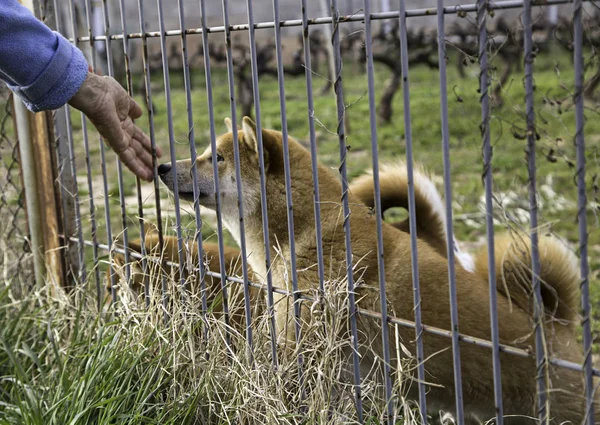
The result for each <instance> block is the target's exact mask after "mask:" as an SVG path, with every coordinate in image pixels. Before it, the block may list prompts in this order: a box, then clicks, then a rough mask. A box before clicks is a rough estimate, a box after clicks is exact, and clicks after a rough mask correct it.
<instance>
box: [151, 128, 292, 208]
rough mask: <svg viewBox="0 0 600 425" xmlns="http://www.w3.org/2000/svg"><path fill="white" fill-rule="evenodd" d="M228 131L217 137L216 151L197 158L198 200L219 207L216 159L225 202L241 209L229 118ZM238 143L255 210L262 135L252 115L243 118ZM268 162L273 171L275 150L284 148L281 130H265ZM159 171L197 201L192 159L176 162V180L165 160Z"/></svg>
mask: <svg viewBox="0 0 600 425" xmlns="http://www.w3.org/2000/svg"><path fill="white" fill-rule="evenodd" d="M225 124H226V126H227V128H228V130H229V131H228V132H227V133H225V134H223V135H221V136H219V137H217V140H216V152H215V153H214V154H213V152H212V149H211V147H210V146H209V147H208V148H206V150H205V151H204V152H203V153H202V154H201V155H200V156H198V157H197V158H196V161H195V164H196V182H197V185H198V200H199V202H200V205H202V206H203V207H206V208H209V209H215V208H216V197H215V179H214V170H213V161H216V164H217V170H218V175H219V194H220V200H221V206H222V208H223V210H224V211H227V210H229V211H237V207H238V192H237V184H236V172H235V157H234V137H233V127H232V123H231V120H230V119H229V118H226V119H225ZM237 136H238V146H239V153H240V172H241V177H242V188H243V193H242V195H243V197H244V206H245V208H246V210H247V211H252V210H253V209H254V208H256V207H257V206H258V205H260V168H259V154H258V152H259V149H258V137H257V134H256V124H255V123H254V122H253V121H252V120H251V119H250V118H248V117H244V119H243V120H242V129H241V130H237ZM262 137H263V147H264V152H263V155H264V165H265V174H267V173H268V172H269V171H270V168H271V165H272V164H270V161H269V158H273V157H274V156H273V154H274V152H273V151H274V150H277V151H279V154H280V151H281V133H279V132H275V131H271V130H263V131H262ZM158 174H159V176H160V178H161V180H162V181H163V182H164V184H165V185H166V186H167V187H168V188H169V190H171V191H175V189H177V191H178V193H179V197H180V198H181V199H185V200H188V201H192V202H193V201H194V182H193V173H192V162H191V160H189V159H186V160H181V161H177V162H176V181H177V187H175V175H174V174H175V173H174V172H173V169H172V165H171V164H170V163H169V164H162V165H160V166H159V167H158Z"/></svg>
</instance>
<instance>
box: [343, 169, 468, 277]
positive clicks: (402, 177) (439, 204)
mask: <svg viewBox="0 0 600 425" xmlns="http://www.w3.org/2000/svg"><path fill="white" fill-rule="evenodd" d="M413 177H414V187H415V213H416V218H417V236H418V237H419V239H423V240H425V241H426V242H427V243H428V244H429V245H431V246H432V247H433V248H435V250H436V251H438V252H439V253H440V254H441V255H442V256H444V257H447V252H446V216H445V208H444V203H443V201H442V198H441V196H440V194H439V192H438V191H437V188H436V187H435V184H434V183H433V181H431V178H430V177H429V175H428V173H427V172H426V171H425V170H424V169H423V168H422V167H421V166H419V165H418V164H415V165H414V171H413ZM379 186H380V192H381V209H382V211H381V213H382V214H383V213H384V212H385V211H386V210H387V209H389V208H393V207H400V208H404V209H406V210H408V171H407V168H406V163H405V162H404V161H396V162H394V163H383V164H381V167H380V170H379ZM350 192H351V193H352V194H353V195H354V196H356V197H357V198H358V199H359V200H360V201H361V202H362V203H363V204H365V205H367V206H368V207H371V208H373V207H374V206H375V188H374V186H373V174H372V172H369V173H367V174H363V175H362V176H360V177H358V178H356V179H354V180H353V181H352V182H351V184H350ZM393 226H394V227H396V228H398V229H400V230H402V231H404V232H407V233H408V232H409V230H410V229H409V220H408V219H406V220H404V221H401V222H398V223H394V224H393ZM454 252H455V256H456V258H457V259H458V260H459V262H460V263H461V265H462V266H463V267H464V268H465V269H467V270H473V259H472V258H471V256H470V255H468V254H467V253H464V252H462V251H460V250H459V249H458V246H457V244H456V242H455V243H454Z"/></svg>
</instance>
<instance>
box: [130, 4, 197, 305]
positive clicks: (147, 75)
mask: <svg viewBox="0 0 600 425" xmlns="http://www.w3.org/2000/svg"><path fill="white" fill-rule="evenodd" d="M138 15H139V20H140V31H141V33H142V62H143V67H144V83H145V85H146V86H145V87H146V105H147V107H148V125H149V127H150V146H151V148H152V168H153V171H154V178H153V182H154V202H155V204H156V226H157V230H158V249H159V251H160V253H161V254H162V253H163V252H164V249H165V241H164V235H163V223H162V210H161V207H160V189H159V183H158V173H157V165H158V158H157V156H156V137H155V136H154V106H153V103H152V82H151V79H150V67H149V65H148V42H147V40H146V23H145V21H144V0H138ZM200 258H202V257H200ZM201 263H202V262H201ZM160 275H161V287H162V288H161V290H162V294H163V297H162V298H163V299H162V302H163V308H164V311H167V299H166V296H165V294H166V293H167V278H166V276H165V274H164V273H160ZM149 285H150V282H149V279H145V282H144V298H145V300H146V307H149V306H150V287H149ZM203 300H204V304H203V308H204V310H203V312H206V296H204V298H203Z"/></svg>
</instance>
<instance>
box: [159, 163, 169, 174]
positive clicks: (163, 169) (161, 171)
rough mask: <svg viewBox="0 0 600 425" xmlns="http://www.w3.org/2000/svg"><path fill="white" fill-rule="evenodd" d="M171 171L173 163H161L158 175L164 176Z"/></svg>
mask: <svg viewBox="0 0 600 425" xmlns="http://www.w3.org/2000/svg"><path fill="white" fill-rule="evenodd" d="M169 171H171V164H160V165H159V166H158V175H159V176H164V175H165V174H167V173H168V172H169Z"/></svg>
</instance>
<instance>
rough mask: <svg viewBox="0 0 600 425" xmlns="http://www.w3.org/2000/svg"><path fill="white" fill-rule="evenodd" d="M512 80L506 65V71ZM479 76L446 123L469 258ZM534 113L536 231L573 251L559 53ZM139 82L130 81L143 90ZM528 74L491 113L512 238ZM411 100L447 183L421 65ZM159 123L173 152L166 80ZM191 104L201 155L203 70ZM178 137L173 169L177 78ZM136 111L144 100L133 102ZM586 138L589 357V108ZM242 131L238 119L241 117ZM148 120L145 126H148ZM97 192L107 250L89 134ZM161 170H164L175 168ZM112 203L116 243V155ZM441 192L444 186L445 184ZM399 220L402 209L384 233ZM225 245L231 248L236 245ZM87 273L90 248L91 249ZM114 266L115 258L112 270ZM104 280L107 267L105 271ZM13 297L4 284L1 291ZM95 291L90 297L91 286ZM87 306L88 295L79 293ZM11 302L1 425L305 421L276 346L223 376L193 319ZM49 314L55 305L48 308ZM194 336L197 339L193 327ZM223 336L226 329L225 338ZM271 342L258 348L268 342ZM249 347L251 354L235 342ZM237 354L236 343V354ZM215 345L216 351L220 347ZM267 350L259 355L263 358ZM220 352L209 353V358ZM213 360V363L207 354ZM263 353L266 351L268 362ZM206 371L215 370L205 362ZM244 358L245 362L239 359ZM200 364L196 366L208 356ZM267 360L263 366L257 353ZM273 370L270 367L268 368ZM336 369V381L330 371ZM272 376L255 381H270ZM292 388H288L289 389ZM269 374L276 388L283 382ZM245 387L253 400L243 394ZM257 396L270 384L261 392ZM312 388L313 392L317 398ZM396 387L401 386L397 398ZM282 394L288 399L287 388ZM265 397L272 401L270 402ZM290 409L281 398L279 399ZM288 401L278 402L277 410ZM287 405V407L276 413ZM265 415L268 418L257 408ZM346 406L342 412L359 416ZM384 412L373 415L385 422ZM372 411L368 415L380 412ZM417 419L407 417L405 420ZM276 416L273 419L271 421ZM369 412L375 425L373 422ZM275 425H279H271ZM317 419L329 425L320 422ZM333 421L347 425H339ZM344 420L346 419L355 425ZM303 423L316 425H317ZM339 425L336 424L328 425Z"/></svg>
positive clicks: (265, 81) (327, 145)
mask: <svg viewBox="0 0 600 425" xmlns="http://www.w3.org/2000/svg"><path fill="white" fill-rule="evenodd" d="M497 66H498V69H497V70H495V71H494V72H493V75H494V76H495V74H496V73H500V72H501V71H502V63H501V62H498V63H497ZM360 68H361V66H359V65H357V64H354V63H351V62H347V63H345V68H344V72H343V81H344V91H345V96H346V103H347V105H349V106H348V109H347V112H348V119H349V126H350V132H349V134H348V140H347V143H348V145H349V146H350V147H351V149H350V152H349V155H348V172H349V175H350V176H351V177H355V176H357V175H359V174H361V173H362V172H364V171H365V170H367V169H369V168H370V167H371V155H370V149H371V140H370V130H369V120H368V116H369V107H368V94H367V90H366V86H367V83H366V74H364V73H362V72H361V71H360ZM477 72H478V68H477V66H476V65H471V66H469V67H468V68H467V78H465V79H461V78H460V77H459V76H458V72H457V70H456V69H455V67H454V66H449V68H448V87H449V91H448V98H449V103H448V110H449V129H450V145H451V158H450V159H451V164H452V168H451V173H452V190H453V194H454V196H453V206H454V214H455V222H454V229H455V232H456V236H457V238H458V239H459V240H461V241H464V242H465V247H466V248H467V249H470V250H475V249H478V247H479V246H481V244H483V243H484V242H485V232H486V229H485V223H484V215H483V213H482V208H483V201H482V195H483V184H482V180H481V175H482V172H483V164H482V151H481V143H482V141H481V137H480V132H479V124H480V122H481V109H480V105H479V93H478V77H477ZM388 76H389V73H388V71H387V70H386V69H385V68H382V67H379V66H377V65H376V77H375V81H376V97H377V100H378V99H379V97H380V95H381V92H382V90H383V86H384V84H383V83H384V81H385V79H386V78H387V77H388ZM534 76H535V85H536V91H535V107H536V123H537V126H538V134H539V140H538V142H537V147H536V159H537V170H538V173H537V176H538V195H539V201H540V223H542V224H543V225H544V226H545V228H546V229H548V231H550V232H552V233H554V234H555V235H556V236H558V237H560V238H562V239H563V240H564V241H565V242H566V243H567V244H568V245H569V246H570V247H572V249H573V250H574V251H575V252H578V228H577V220H576V215H577V188H576V184H575V181H574V176H575V172H576V167H575V166H574V163H575V149H574V143H573V140H574V134H575V114H574V108H573V106H572V102H571V99H570V97H569V93H570V92H571V90H572V87H573V66H572V63H571V59H570V57H569V56H568V55H566V54H564V53H563V52H562V51H556V52H552V53H551V54H546V55H543V56H540V57H538V58H537V60H536V63H535V73H534ZM212 77H213V94H214V98H215V105H214V114H215V121H216V122H215V125H216V129H217V133H220V132H224V131H225V127H224V125H223V124H222V118H224V117H226V116H229V115H230V114H229V100H228V99H229V94H228V91H227V79H226V78H227V77H226V73H225V72H224V70H223V69H219V68H215V69H214V70H213V72H212ZM140 78H142V77H141V76H139V75H136V76H134V81H136V82H138V83H139V81H140ZM522 78H523V75H522V73H516V74H514V75H513V79H512V81H511V82H510V83H509V84H508V86H507V87H505V88H504V89H503V97H504V102H503V104H502V106H495V107H494V108H493V110H492V120H491V140H492V144H493V147H494V158H493V169H494V193H495V196H496V198H497V204H498V205H496V211H497V215H496V216H497V223H496V224H497V227H496V230H497V231H502V230H503V229H505V228H506V226H509V225H510V226H517V227H518V226H524V228H527V222H528V200H527V182H528V173H527V167H526V153H525V151H526V140H524V137H523V136H524V135H525V120H524V115H525V114H524V96H525V92H524V89H523V84H522ZM409 79H410V90H411V93H410V94H411V114H412V130H413V132H412V134H413V143H414V152H415V159H416V160H417V161H419V162H421V163H422V164H424V165H425V166H426V167H427V168H428V169H429V170H431V171H432V172H434V173H435V174H436V175H438V176H441V175H442V172H443V168H442V151H441V124H440V103H439V85H438V73H437V71H436V70H432V69H429V68H426V67H421V66H419V67H414V68H412V69H411V73H410V76H409ZM152 82H153V97H154V101H155V105H156V107H157V110H156V111H155V118H154V123H155V125H154V127H155V135H156V140H157V143H158V144H159V145H160V146H161V147H162V148H163V150H164V151H165V153H167V152H168V142H169V133H168V125H167V113H166V107H165V97H164V91H163V86H162V75H161V74H160V73H156V74H154V75H153V77H152ZM323 84H324V80H323V79H322V78H320V77H319V76H317V75H315V77H314V86H315V87H314V93H315V111H314V116H315V118H316V120H317V121H318V125H317V131H318V139H317V143H318V151H319V159H320V160H321V161H323V162H324V163H326V164H328V165H330V166H332V167H337V166H338V165H339V153H338V146H337V139H336V136H335V134H334V133H335V128H336V123H337V116H336V108H335V98H334V95H333V93H329V94H327V95H319V94H318V93H319V91H320V89H321V87H322V85H323ZM193 87H194V91H193V93H192V102H193V113H194V131H195V143H196V146H197V149H198V151H199V152H201V151H202V150H203V149H204V148H205V147H206V146H208V144H209V126H208V107H207V104H206V92H205V90H204V75H203V71H202V70H196V71H194V72H193ZM285 89H286V101H287V116H288V128H289V131H290V134H291V135H293V136H294V137H295V138H296V139H298V140H300V141H302V142H306V141H307V139H308V124H307V107H306V86H305V81H304V78H290V77H286V81H285ZM260 90H261V116H262V120H263V121H262V122H263V126H264V127H266V128H275V129H279V128H280V127H281V123H280V115H279V114H280V111H279V100H278V90H277V80H276V79H274V78H271V77H264V78H261V80H260ZM171 95H172V99H171V100H172V107H173V125H174V136H175V141H176V146H175V147H176V153H177V158H184V157H189V142H188V134H189V126H188V123H187V118H186V102H185V92H184V90H183V81H182V75H181V73H172V74H171ZM139 100H140V102H141V101H142V99H141V98H140V99H139ZM394 111H395V113H394V118H393V120H392V122H391V123H389V124H382V123H379V124H378V127H377V130H378V140H377V143H378V149H379V154H380V158H382V159H383V160H385V161H394V160H395V159H403V158H404V157H405V146H406V140H405V137H404V122H403V118H402V117H403V105H402V99H401V92H398V93H397V95H396V98H395V101H394ZM585 114H586V127H585V139H586V144H587V151H586V160H587V164H588V167H587V188H588V192H587V195H588V201H589V204H588V231H589V259H590V267H591V276H590V278H591V279H590V288H591V291H592V298H593V306H594V318H595V321H594V324H595V328H594V338H595V341H596V347H595V351H596V352H598V351H599V350H600V348H599V347H598V342H599V341H600V224H599V222H598V216H597V214H598V212H599V208H600V200H599V198H600V193H599V190H598V183H597V176H598V174H599V173H600V159H599V157H598V155H599V152H598V149H599V147H600V108H599V106H598V103H593V102H591V101H590V102H588V103H586V111H585ZM238 119H241V117H238ZM72 121H73V127H74V131H75V132H74V140H75V146H76V160H77V168H78V176H79V177H78V182H79V192H80V195H81V197H82V199H81V200H82V211H83V217H84V220H83V226H84V234H85V236H86V239H89V238H90V222H89V208H88V207H87V201H88V197H89V193H88V191H87V189H86V188H87V186H86V178H85V166H86V162H85V157H84V155H83V147H82V143H81V142H82V134H81V131H80V129H81V121H80V117H79V114H78V113H75V112H73V114H72ZM147 123H148V122H147V119H146V118H145V117H142V119H141V120H140V121H139V124H140V125H141V126H142V127H143V128H145V129H146V128H147ZM90 143H91V155H90V163H91V167H92V175H93V183H94V200H95V203H96V206H97V210H96V218H97V221H98V226H99V229H100V231H99V233H98V237H99V239H100V241H102V242H106V233H105V231H104V227H105V222H104V207H103V202H104V197H103V195H102V190H101V186H102V179H101V174H100V160H99V145H98V142H97V139H96V137H95V136H92V137H91V138H90ZM168 160H169V159H168V153H167V158H164V161H168ZM107 168H108V173H107V175H108V186H109V195H110V197H109V204H110V209H111V224H112V227H113V234H115V235H116V234H118V233H120V232H121V230H122V225H121V223H120V216H119V214H120V212H119V201H118V200H119V189H118V186H117V179H116V172H115V170H116V167H115V161H114V156H113V154H112V152H108V151H107ZM123 177H124V186H123V187H124V192H123V196H125V198H126V203H127V212H128V218H127V220H128V225H129V229H128V231H129V234H130V237H134V236H136V235H138V234H139V229H138V227H137V218H136V214H137V204H136V201H135V200H136V185H135V180H134V178H133V177H132V176H131V174H129V173H128V172H125V173H124V176H123ZM436 183H437V184H438V187H439V188H440V189H442V188H443V183H444V182H443V181H442V179H441V178H440V179H439V180H438V181H436ZM142 186H143V198H144V211H145V215H146V217H147V218H148V220H150V221H151V220H152V218H153V215H152V212H153V211H154V194H153V192H152V188H151V185H150V184H143V185H142ZM161 197H162V199H163V201H164V202H162V206H163V208H164V211H165V215H166V218H165V220H166V223H167V227H166V228H167V229H168V232H169V233H174V229H173V223H174V218H173V214H174V212H173V209H172V207H171V204H172V203H171V201H170V200H169V197H168V194H167V193H166V189H164V188H162V189H161ZM399 216H401V213H399V212H396V211H394V212H393V214H391V216H390V217H389V219H390V220H395V219H398V217H399ZM182 221H183V224H184V229H185V231H186V234H187V235H188V236H191V235H193V230H194V229H193V222H194V218H193V208H192V207H191V206H184V212H183V216H182ZM214 229H216V227H214V220H213V219H212V217H211V216H207V218H206V221H205V228H204V229H203V230H204V232H203V234H204V236H205V237H212V238H214V237H215V236H214V232H215V230H214ZM226 242H227V243H230V239H229V238H227V239H226ZM86 256H87V258H88V259H90V258H91V250H89V249H88V250H87V251H86ZM104 258H105V257H104ZM101 267H105V265H104V264H103V265H102V266H101ZM7 283H8V282H7ZM92 286H93V285H90V287H92ZM82 292H83V293H87V292H86V291H82ZM11 296H12V295H11V291H10V289H5V290H4V291H3V292H1V293H0V329H2V330H1V331H0V376H1V377H2V379H1V380H0V424H21V423H23V424H31V425H33V424H40V425H41V424H84V423H98V424H109V423H128V424H129V423H131V424H137V423H139V424H142V423H143V424H149V423H156V424H159V423H160V424H176V423H177V424H180V423H219V424H220V423H240V422H242V421H243V419H244V418H246V419H247V418H248V417H251V416H249V415H251V414H252V413H253V412H259V413H258V414H260V415H264V416H261V418H262V420H264V421H265V422H263V423H266V422H269V421H271V422H273V421H275V420H277V421H280V422H282V423H295V422H294V421H295V420H296V419H297V418H295V417H294V414H293V412H294V403H295V402H297V400H295V399H293V397H292V396H291V395H289V394H288V396H289V397H288V399H287V404H286V402H285V400H286V396H285V394H284V393H285V386H286V385H288V382H289V380H286V379H292V378H293V377H292V378H290V374H292V372H291V370H293V369H294V362H293V361H291V362H290V364H289V365H287V367H288V369H283V371H282V372H281V374H272V373H270V372H268V370H269V368H268V367H265V365H268V360H265V359H264V358H260V356H261V355H264V356H265V357H266V356H267V354H265V353H268V344H267V343H266V342H265V341H263V342H264V343H265V344H264V345H265V347H262V346H260V341H261V337H260V335H259V336H258V337H257V338H258V341H259V343H258V344H259V347H261V348H260V349H259V350H258V353H259V354H258V355H257V356H258V360H259V361H258V363H259V365H262V366H259V367H258V369H257V370H255V371H252V370H251V369H249V368H247V367H246V365H247V363H246V362H247V361H248V359H247V358H245V357H244V356H238V357H235V359H234V360H233V363H232V366H231V367H229V366H228V365H229V363H227V362H224V361H223V359H224V358H226V355H225V354H223V353H222V352H220V351H219V350H220V349H222V347H223V341H222V340H220V339H219V338H220V336H222V335H221V334H220V333H219V332H215V333H213V338H215V340H214V341H212V342H213V343H214V345H213V346H211V344H210V343H209V344H207V345H206V346H205V345H202V346H198V345H195V344H200V343H197V342H194V341H195V339H194V338H193V337H192V336H193V335H194V334H196V333H197V332H198V330H197V329H196V328H195V327H194V323H196V322H194V321H193V320H191V321H186V320H183V319H182V320H181V321H180V322H178V321H174V322H173V323H177V324H181V326H182V328H181V329H178V328H177V327H176V326H172V327H166V329H165V328H164V327H161V325H160V323H156V322H154V321H153V319H152V318H149V317H147V316H148V315H146V314H144V313H143V312H140V311H136V310H127V309H125V310H124V311H123V312H122V314H121V316H120V317H118V318H115V319H114V320H109V319H103V318H101V319H97V318H96V316H95V314H91V313H90V312H89V311H88V308H89V309H91V310H92V311H93V308H92V305H93V304H94V303H93V300H91V299H89V295H82V297H81V298H80V299H81V300H82V301H81V302H80V303H78V304H76V306H75V307H73V306H69V305H64V304H61V303H54V304H51V305H46V304H44V303H45V302H44V301H40V299H39V298H36V296H35V295H33V296H29V297H26V299H25V301H21V300H18V299H15V298H12V297H11ZM39 304H42V305H44V306H45V307H43V308H40V307H39ZM196 326H197V325H196ZM215 326H217V325H216V324H215ZM263 336H264V335H263ZM239 343H240V344H241V342H239ZM241 346H242V345H240V347H241ZM219 347H220V348H219ZM263 348H264V349H263ZM211 349H212V350H214V351H211ZM203 350H204V351H203ZM261 350H262V351H261ZM205 351H206V352H208V351H210V352H211V354H212V357H210V358H209V359H206V358H205V356H204V355H202V354H203V353H204V352H205ZM241 351H243V350H241ZM199 353H200V354H199ZM261 353H262V354H261ZM308 359H309V360H307V361H308V364H310V356H308ZM260 361H263V363H260ZM335 367H336V366H335V365H334V366H332V369H331V370H334V369H335ZM261 374H264V376H269V377H270V378H273V379H271V380H268V379H267V378H264V379H262V378H260V376H263V375H261ZM286 374H287V375H286ZM273 375H274V376H273ZM241 382H244V383H245V384H246V386H244V387H243V388H242V387H241V385H242V384H241ZM261 385H262V386H261ZM315 385H316V384H315ZM399 385H401V383H400V384H399ZM282 387H283V388H282ZM269 391H271V392H269ZM279 396H281V397H279ZM278 397H279V398H278ZM282 400H284V401H282ZM259 401H260V403H263V404H260V403H259ZM319 409H324V410H323V412H327V406H321V405H319V406H317V405H316V404H315V406H314V409H311V414H312V415H313V416H311V419H312V420H314V421H315V422H320V423H326V422H327V417H326V416H327V415H325V416H319V414H318V411H319ZM351 409H352V408H351V407H348V410H349V411H350V410H351ZM375 410H376V409H375ZM375 410H373V412H375ZM409 411H410V409H407V410H406V411H405V412H409ZM273 412H277V413H276V416H269V415H274V414H275V413H273ZM373 412H372V417H373V423H378V422H377V419H376V418H377V414H376V413H373ZM277 415H278V416H277ZM319 418H321V419H322V420H320V419H319ZM338 419H339V418H338ZM348 420H349V421H350V420H351V418H348ZM307 423H308V422H307ZM328 423H335V422H328Z"/></svg>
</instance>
